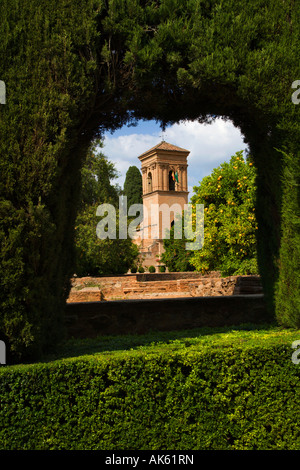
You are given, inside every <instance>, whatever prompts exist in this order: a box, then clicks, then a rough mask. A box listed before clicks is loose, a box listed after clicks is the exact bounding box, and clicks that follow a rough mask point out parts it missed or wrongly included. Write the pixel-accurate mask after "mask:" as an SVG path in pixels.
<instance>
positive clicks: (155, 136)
mask: <svg viewBox="0 0 300 470" xmlns="http://www.w3.org/2000/svg"><path fill="white" fill-rule="evenodd" d="M162 135H163V136H164V140H165V141H166V142H169V143H170V144H173V145H177V146H179V147H183V148H185V149H187V150H189V151H190V154H189V156H188V188H189V191H190V194H189V196H192V194H193V187H194V186H198V184H199V182H200V181H201V179H202V178H203V177H204V176H207V175H209V174H210V173H211V172H212V170H213V169H214V168H216V167H217V166H219V165H220V164H221V163H223V162H225V161H229V159H230V157H231V156H232V155H234V154H235V153H236V152H237V151H239V150H245V149H246V148H247V145H246V144H245V143H244V140H243V136H242V134H241V133H240V131H239V129H237V128H236V127H234V126H233V124H232V123H231V122H230V121H224V120H222V119H219V118H218V119H216V120H215V121H214V122H213V123H212V124H200V123H198V122H197V121H187V122H180V123H178V124H174V125H173V126H170V127H167V129H166V130H165V132H164V134H162V130H161V128H160V126H159V124H158V123H156V122H155V121H139V123H138V125H137V126H136V127H127V126H124V127H122V128H121V129H119V130H117V131H116V132H114V133H113V134H111V133H106V134H105V136H104V148H103V149H102V151H103V153H104V154H105V155H106V156H107V158H108V159H109V160H110V161H112V162H113V163H114V164H115V167H116V169H117V170H118V172H119V174H120V177H119V178H118V179H117V180H115V183H118V184H119V185H120V186H121V187H123V184H124V181H125V176H126V171H127V170H128V168H129V166H133V165H135V166H137V167H138V168H139V169H140V161H139V159H138V157H139V155H141V154H142V153H143V152H145V151H147V150H148V149H150V148H151V147H153V146H155V145H156V144H158V143H159V142H161V140H163V139H162Z"/></svg>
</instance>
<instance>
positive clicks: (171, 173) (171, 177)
mask: <svg viewBox="0 0 300 470" xmlns="http://www.w3.org/2000/svg"><path fill="white" fill-rule="evenodd" d="M169 191H175V174H174V170H170V171H169Z"/></svg>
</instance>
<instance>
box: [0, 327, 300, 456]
mask: <svg viewBox="0 0 300 470" xmlns="http://www.w3.org/2000/svg"><path fill="white" fill-rule="evenodd" d="M249 334H250V333H249ZM298 334H299V332H298ZM229 336H230V340H228V339H227V340H226V338H227V337H228V334H226V335H225V339H224V338H223V337H222V334H216V335H215V337H214V341H209V340H208V338H209V336H206V333H205V332H204V334H203V336H202V337H199V338H196V337H192V336H191V337H185V338H182V337H181V338H180V337H179V338H178V339H174V340H173V341H172V340H171V341H168V342H162V343H158V344H157V345H154V346H151V345H148V346H147V345H145V346H140V348H137V350H133V349H129V348H130V346H129V348H128V351H120V352H108V351H106V352H103V353H102V354H101V353H98V354H96V355H93V356H81V357H77V358H71V359H63V360H58V361H55V362H49V363H45V364H41V363H40V364H36V365H27V366H13V367H7V368H6V369H1V370H0V376H1V380H0V395H1V410H0V448H1V449H2V450H114V451H117V450H147V449H149V450H165V449H168V450H176V449H177V450H187V449H188V450H299V448H300V430H299V419H300V414H299V413H300V408H299V400H300V395H299V394H300V388H299V386H298V385H299V379H300V367H299V364H298V365H297V364H294V363H293V362H292V360H291V358H292V351H293V350H292V348H291V344H292V341H293V340H294V339H295V338H298V336H297V334H296V333H295V332H294V333H293V334H287V335H285V334H283V335H281V334H280V333H279V334H278V333H277V334H276V333H275V335H273V336H272V334H271V335H270V336H268V334H264V335H262V338H264V339H263V341H260V342H259V344H258V343H257V337H255V336H253V338H252V340H249V338H248V337H247V335H245V334H244V335H242V336H240V335H237V336H236V337H234V336H232V335H229ZM175 338H176V336H175Z"/></svg>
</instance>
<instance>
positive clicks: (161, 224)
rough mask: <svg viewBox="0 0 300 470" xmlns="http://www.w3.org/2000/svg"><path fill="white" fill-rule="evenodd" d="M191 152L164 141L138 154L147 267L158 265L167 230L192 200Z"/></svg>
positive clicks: (142, 245)
mask: <svg viewBox="0 0 300 470" xmlns="http://www.w3.org/2000/svg"><path fill="white" fill-rule="evenodd" d="M189 153H190V152H189V151H188V150H185V149H183V148H180V147H176V146H175V145H172V144H169V143H167V142H165V141H162V142H160V143H159V144H158V145H156V146H155V147H153V148H151V149H150V150H148V151H147V152H145V153H143V154H142V155H140V156H139V157H138V158H139V160H140V162H141V165H142V167H141V171H142V179H143V207H144V214H143V224H142V226H141V235H142V240H141V245H140V252H141V256H142V258H143V265H144V266H145V267H147V266H150V265H153V266H155V267H157V266H158V260H159V258H160V255H161V254H162V253H163V251H164V249H163V239H164V237H165V231H166V229H167V230H170V228H171V226H172V224H173V223H174V219H175V217H176V215H177V214H182V211H183V209H184V205H185V204H187V203H188V185H187V167H188V164H187V157H188V155H189ZM158 208H159V210H158ZM161 209H162V211H161Z"/></svg>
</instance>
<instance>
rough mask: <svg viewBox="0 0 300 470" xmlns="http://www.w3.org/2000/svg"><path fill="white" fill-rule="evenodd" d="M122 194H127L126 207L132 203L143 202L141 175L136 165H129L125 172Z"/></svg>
mask: <svg viewBox="0 0 300 470" xmlns="http://www.w3.org/2000/svg"><path fill="white" fill-rule="evenodd" d="M124 195H125V196H127V206H128V208H129V207H130V206H132V205H133V204H143V198H142V195H143V184H142V175H141V172H140V170H139V169H138V167H137V166H130V167H129V168H128V170H127V172H126V178H125V182H124Z"/></svg>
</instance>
